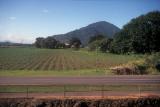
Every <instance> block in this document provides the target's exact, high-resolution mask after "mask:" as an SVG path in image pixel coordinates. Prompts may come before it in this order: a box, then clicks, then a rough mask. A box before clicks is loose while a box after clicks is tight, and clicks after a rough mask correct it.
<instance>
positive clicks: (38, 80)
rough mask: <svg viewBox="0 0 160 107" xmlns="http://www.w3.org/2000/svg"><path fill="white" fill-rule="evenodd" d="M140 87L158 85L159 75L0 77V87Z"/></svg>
mask: <svg viewBox="0 0 160 107" xmlns="http://www.w3.org/2000/svg"><path fill="white" fill-rule="evenodd" d="M63 84H67V85H74V84H76V85H80V84H86V85H116V84H118V85H141V84H151V85H154V84H160V75H139V76H135V75H119V76H115V75H114V76H103V77H98V76H97V77H0V85H63Z"/></svg>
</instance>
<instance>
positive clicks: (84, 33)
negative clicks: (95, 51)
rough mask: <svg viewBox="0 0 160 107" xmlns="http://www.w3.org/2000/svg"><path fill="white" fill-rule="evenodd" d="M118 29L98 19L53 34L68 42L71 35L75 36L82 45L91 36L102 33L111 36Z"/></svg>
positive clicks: (56, 37)
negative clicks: (62, 32)
mask: <svg viewBox="0 0 160 107" xmlns="http://www.w3.org/2000/svg"><path fill="white" fill-rule="evenodd" d="M118 31H120V29H119V28H118V27H117V26H115V25H113V24H111V23H109V22H106V21H100V22H96V23H92V24H89V25H88V26H86V27H82V28H80V29H77V30H74V31H71V32H68V33H66V34H60V35H53V36H54V37H55V39H57V40H59V41H61V42H63V43H64V42H68V41H69V40H70V39H71V38H72V37H77V38H79V39H80V40H81V42H82V44H83V45H86V44H87V43H88V40H89V38H90V37H91V36H95V35H97V34H102V35H104V36H108V37H112V36H113V35H114V34H115V33H117V32H118Z"/></svg>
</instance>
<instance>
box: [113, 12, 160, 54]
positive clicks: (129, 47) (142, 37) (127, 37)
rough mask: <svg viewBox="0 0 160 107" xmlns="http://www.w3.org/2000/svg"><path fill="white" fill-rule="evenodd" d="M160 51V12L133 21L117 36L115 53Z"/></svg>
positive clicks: (114, 47)
mask: <svg viewBox="0 0 160 107" xmlns="http://www.w3.org/2000/svg"><path fill="white" fill-rule="evenodd" d="M159 51H160V12H159V11H155V12H150V13H148V14H146V15H141V16H139V17H137V18H135V19H132V20H131V21H130V22H129V23H128V24H126V25H125V26H124V27H123V29H122V30H121V31H120V32H119V33H117V34H116V35H115V38H114V40H113V43H112V52H114V53H127V52H134V53H152V52H159Z"/></svg>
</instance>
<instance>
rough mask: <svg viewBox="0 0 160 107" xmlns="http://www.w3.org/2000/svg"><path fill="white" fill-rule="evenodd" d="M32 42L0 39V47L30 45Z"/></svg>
mask: <svg viewBox="0 0 160 107" xmlns="http://www.w3.org/2000/svg"><path fill="white" fill-rule="evenodd" d="M31 45H32V44H23V43H13V42H10V41H4V42H2V41H0V47H10V46H31Z"/></svg>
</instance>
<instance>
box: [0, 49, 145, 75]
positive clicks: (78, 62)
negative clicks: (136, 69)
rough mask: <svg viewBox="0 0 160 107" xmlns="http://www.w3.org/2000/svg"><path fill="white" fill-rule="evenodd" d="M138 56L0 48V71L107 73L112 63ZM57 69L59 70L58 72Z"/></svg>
mask: <svg viewBox="0 0 160 107" xmlns="http://www.w3.org/2000/svg"><path fill="white" fill-rule="evenodd" d="M64 53H65V54H64ZM141 58H143V56H142V55H116V54H110V53H107V54H106V53H98V54H97V53H96V52H89V51H86V50H82V49H81V50H79V51H74V50H71V49H54V50H52V49H38V48H0V62H1V63H0V72H1V73H0V74H1V75H5V74H6V75H9V74H10V73H11V75H14V73H15V74H16V73H17V75H25V74H26V75H27V73H28V75H38V73H37V72H32V71H39V73H40V74H39V75H41V74H42V75H45V73H46V72H45V73H41V72H42V71H48V73H49V74H48V75H50V74H52V73H51V72H55V75H67V72H69V71H70V73H71V74H70V75H72V73H73V75H76V74H75V73H77V75H85V74H86V75H87V73H88V75H90V74H92V73H93V75H94V74H97V75H98V74H100V75H103V74H105V73H107V74H108V69H109V68H110V67H112V66H118V65H121V64H124V63H127V62H129V61H133V60H138V59H141ZM8 70H9V71H10V72H9V71H8ZM3 71H4V72H3ZM5 71H8V73H7V72H5ZM12 71H13V72H12ZM28 71H30V72H28ZM58 71H63V72H61V73H62V74H61V73H59V74H58ZM74 71H75V73H74ZM76 71H77V72H76ZM18 72H22V74H21V73H18ZM81 72H82V73H81ZM32 73H33V74H32ZM46 75H47V73H46ZM53 75H54V73H53Z"/></svg>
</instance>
